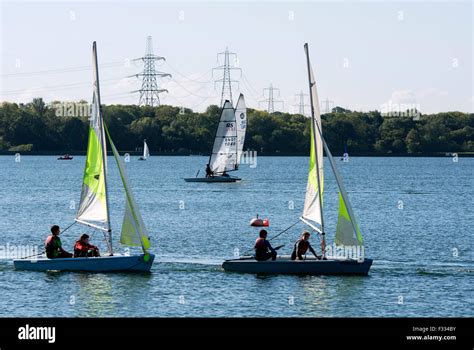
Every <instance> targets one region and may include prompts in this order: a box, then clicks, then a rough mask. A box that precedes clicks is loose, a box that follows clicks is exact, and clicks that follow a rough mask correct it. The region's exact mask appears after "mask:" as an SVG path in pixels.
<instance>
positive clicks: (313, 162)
mask: <svg viewBox="0 0 474 350" xmlns="http://www.w3.org/2000/svg"><path fill="white" fill-rule="evenodd" d="M305 53H306V60H307V69H308V80H309V89H310V100H311V151H310V166H309V173H308V182H307V186H306V195H305V202H304V209H303V215H302V216H301V218H300V220H301V221H302V222H303V223H305V224H306V225H307V226H309V227H311V228H312V229H313V230H314V231H316V232H317V233H318V234H320V235H321V249H322V251H323V256H324V259H323V260H318V259H316V258H307V259H306V260H296V261H292V260H291V259H290V257H289V256H282V257H278V258H277V259H276V260H275V261H271V260H268V261H256V260H255V259H253V258H252V257H241V258H239V259H232V260H226V261H225V262H224V263H223V265H222V267H223V268H224V269H225V270H226V271H236V272H247V273H269V274H314V275H338V274H340V275H344V274H345V275H367V274H368V272H369V270H370V267H371V265H372V259H367V258H365V257H364V249H363V243H362V235H361V233H360V230H359V227H358V225H357V222H356V219H355V216H354V212H353V210H352V206H351V204H350V202H349V198H348V195H347V192H346V190H345V188H344V184H343V183H342V178H341V175H340V174H339V171H338V170H337V167H336V163H335V161H334V158H333V157H332V154H331V151H330V150H329V147H328V146H327V144H326V142H325V140H324V138H323V134H322V128H321V125H322V124H321V114H320V111H319V102H318V101H319V99H318V92H317V88H316V82H315V79H314V74H313V70H312V68H311V64H310V60H309V52H308V45H307V44H305ZM323 149H324V151H325V152H326V156H327V157H328V160H329V164H330V167H331V170H332V171H333V173H334V176H335V178H336V182H337V185H338V188H339V216H338V222H337V227H336V234H335V240H334V245H333V246H331V247H326V239H325V237H326V236H325V226H324V215H323V193H324V167H323Z"/></svg>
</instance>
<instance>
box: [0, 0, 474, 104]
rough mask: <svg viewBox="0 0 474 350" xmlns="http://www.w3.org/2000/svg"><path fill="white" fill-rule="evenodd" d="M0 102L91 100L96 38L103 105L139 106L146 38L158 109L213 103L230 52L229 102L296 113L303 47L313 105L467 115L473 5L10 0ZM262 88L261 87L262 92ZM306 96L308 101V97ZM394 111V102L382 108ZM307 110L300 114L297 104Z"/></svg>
mask: <svg viewBox="0 0 474 350" xmlns="http://www.w3.org/2000/svg"><path fill="white" fill-rule="evenodd" d="M0 12H1V13H0V19H1V23H0V34H1V36H0V38H1V41H0V49H1V53H0V60H1V61H0V101H12V102H29V101H31V99H32V98H33V97H42V98H43V99H44V100H45V101H47V102H50V101H54V100H61V101H78V100H80V99H84V100H86V101H90V100H91V97H92V87H91V84H92V69H91V67H92V58H91V52H92V42H93V41H94V40H95V41H97V45H98V56H99V70H100V79H101V94H102V103H105V104H112V103H117V104H137V103H138V100H139V94H137V93H132V91H135V90H138V89H139V88H140V85H141V82H140V80H139V79H137V77H134V76H133V75H134V74H136V73H139V72H140V71H141V69H142V65H141V63H140V61H133V59H135V58H138V57H141V56H143V54H144V53H145V45H146V37H147V36H149V35H150V36H152V37H153V48H154V53H155V54H157V55H159V56H164V57H165V58H166V62H163V61H160V62H157V70H159V71H163V72H166V73H170V74H172V77H171V78H163V79H159V84H160V87H161V88H164V89H167V90H168V93H163V94H161V95H160V97H161V103H162V104H171V105H176V106H185V107H188V108H192V109H193V110H195V111H203V110H205V109H206V107H207V106H208V105H210V104H219V103H220V89H221V86H220V85H219V84H215V83H214V80H217V79H219V78H221V76H220V75H221V73H220V71H213V70H212V68H213V67H217V66H219V65H221V64H222V62H218V61H217V53H219V52H222V51H224V50H225V49H226V47H228V48H229V50H230V51H232V52H235V53H236V54H237V59H236V60H234V59H232V61H231V62H232V64H234V65H236V66H238V67H239V68H241V72H239V71H237V70H236V71H234V74H233V78H234V79H235V80H238V81H239V83H238V84H237V83H236V84H234V85H233V92H234V102H235V101H236V100H237V97H238V95H237V94H238V93H239V92H241V93H243V94H244V95H245V97H246V101H247V104H248V105H249V106H250V107H253V108H260V109H265V108H266V107H267V105H268V104H267V103H265V102H261V101H263V100H265V99H266V98H267V97H268V96H267V95H264V89H265V88H268V87H269V86H270V84H272V85H273V86H274V87H276V88H278V89H279V90H277V91H275V100H278V101H281V102H282V103H280V102H275V109H276V110H281V111H287V112H297V111H298V105H297V104H298V102H299V99H298V98H297V97H296V96H295V95H296V94H298V93H300V92H301V91H303V93H305V94H307V93H308V83H307V72H306V60H305V56H304V51H303V45H304V43H305V42H307V43H308V44H309V49H310V58H311V62H312V65H313V70H314V72H315V76H316V81H317V84H318V89H319V95H320V99H321V100H322V101H321V109H322V110H323V111H325V109H326V108H327V107H332V106H334V105H337V106H343V107H345V108H348V109H351V110H358V111H368V110H375V109H377V110H384V109H387V108H388V109H390V108H396V107H394V106H397V105H400V104H404V105H412V106H414V107H416V108H417V109H419V110H420V111H421V112H422V113H438V112H446V111H462V112H471V113H472V112H473V105H474V92H473V80H474V78H473V67H472V66H473V5H472V2H471V1H403V2H387V1H336V2H327V1H311V2H310V1H299V2H286V1H238V2H229V1H214V2H201V1H188V2H177V1H173V2H166V1H119V2H111V1H105V2H104V1H82V2H65V1H50V2H43V1H29V2H28V1H15V2H9V1H4V0H0ZM265 93H267V90H265ZM305 98H306V103H309V99H308V97H307V96H306V97H305ZM390 106H391V107H390ZM306 110H307V109H306Z"/></svg>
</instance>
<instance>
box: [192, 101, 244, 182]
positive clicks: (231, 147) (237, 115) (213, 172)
mask: <svg viewBox="0 0 474 350" xmlns="http://www.w3.org/2000/svg"><path fill="white" fill-rule="evenodd" d="M246 129H247V107H246V105H245V99H244V95H242V94H240V96H239V100H238V101H237V105H236V108H235V109H234V108H233V107H232V103H231V102H230V101H228V100H227V101H225V103H224V106H223V107H222V111H221V117H220V120H219V125H218V127H217V132H216V137H215V139H214V145H213V147H212V152H211V155H210V156H209V163H208V164H207V166H206V177H197V176H196V177H191V178H186V179H184V181H186V182H236V181H239V180H241V179H240V178H238V177H236V176H231V175H229V174H228V173H229V172H232V171H236V170H238V169H239V164H240V160H241V157H242V152H243V148H244V143H245V131H246ZM198 174H199V173H198Z"/></svg>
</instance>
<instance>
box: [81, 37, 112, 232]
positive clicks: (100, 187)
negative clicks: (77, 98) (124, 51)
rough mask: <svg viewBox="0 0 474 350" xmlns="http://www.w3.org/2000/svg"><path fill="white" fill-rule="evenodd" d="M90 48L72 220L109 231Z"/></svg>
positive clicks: (96, 84)
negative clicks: (89, 85)
mask: <svg viewBox="0 0 474 350" xmlns="http://www.w3.org/2000/svg"><path fill="white" fill-rule="evenodd" d="M96 52H97V51H96V46H95V42H94V46H93V61H94V64H93V79H94V85H93V97H92V111H91V112H92V113H91V116H90V126H89V140H88V144H87V156H86V165H85V168H84V176H83V181H82V191H81V199H80V203H79V209H78V211H77V214H76V220H77V221H79V222H82V223H85V224H92V225H94V223H97V222H100V223H105V224H107V228H104V229H105V230H107V229H109V227H108V224H109V213H108V205H107V184H106V177H107V160H106V157H105V155H107V147H106V143H105V138H104V126H103V119H102V113H101V110H100V93H99V76H98V71H97V61H96V60H97V54H96Z"/></svg>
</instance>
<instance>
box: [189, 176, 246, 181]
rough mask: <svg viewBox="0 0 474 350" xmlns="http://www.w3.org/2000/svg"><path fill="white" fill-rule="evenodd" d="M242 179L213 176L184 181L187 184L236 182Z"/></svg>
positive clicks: (191, 178)
mask: <svg viewBox="0 0 474 350" xmlns="http://www.w3.org/2000/svg"><path fill="white" fill-rule="evenodd" d="M240 180H242V179H240V178H238V177H235V176H212V177H190V178H186V179H184V181H186V182H236V181H240Z"/></svg>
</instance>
